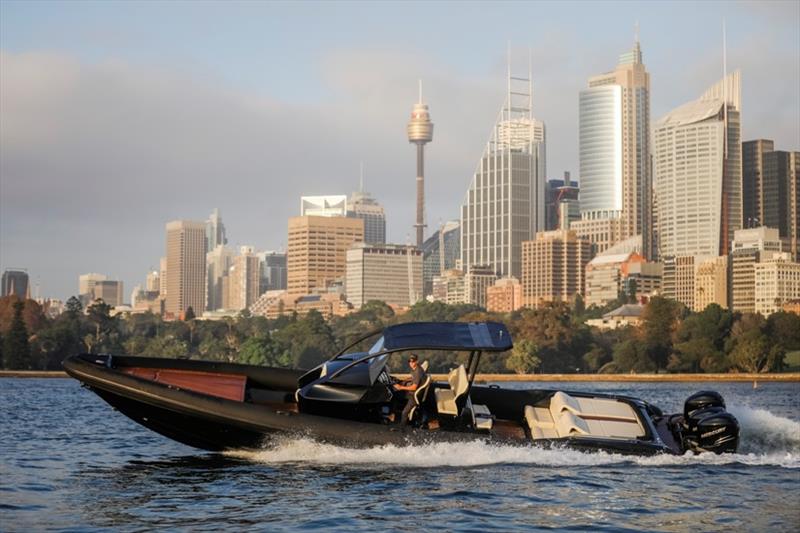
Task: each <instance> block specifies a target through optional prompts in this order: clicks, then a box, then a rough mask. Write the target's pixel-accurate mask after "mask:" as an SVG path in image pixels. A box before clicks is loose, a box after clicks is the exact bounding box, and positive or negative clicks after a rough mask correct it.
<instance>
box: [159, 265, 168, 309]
mask: <svg viewBox="0 0 800 533" xmlns="http://www.w3.org/2000/svg"><path fill="white" fill-rule="evenodd" d="M158 293H159V296H161V298H162V299H164V300H166V298H167V258H166V257H162V258H161V259H160V260H159V262H158Z"/></svg>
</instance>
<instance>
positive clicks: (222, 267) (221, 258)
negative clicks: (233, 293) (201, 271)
mask: <svg viewBox="0 0 800 533" xmlns="http://www.w3.org/2000/svg"><path fill="white" fill-rule="evenodd" d="M232 264H233V251H232V250H231V249H230V248H228V247H227V246H225V245H222V244H219V245H217V247H216V248H214V249H213V250H209V252H208V253H207V254H206V276H207V277H208V283H207V288H208V296H207V298H206V300H207V305H206V309H208V310H209V311H216V310H219V309H226V308H227V307H226V305H227V299H226V295H225V284H226V283H228V282H229V280H228V279H227V278H228V275H229V273H230V269H231V265H232Z"/></svg>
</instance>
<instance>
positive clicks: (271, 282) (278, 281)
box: [256, 251, 286, 294]
mask: <svg viewBox="0 0 800 533" xmlns="http://www.w3.org/2000/svg"><path fill="white" fill-rule="evenodd" d="M256 255H257V256H258V260H259V262H260V269H261V283H260V285H261V286H260V288H259V292H260V294H264V293H265V292H267V291H280V290H286V254H285V253H281V252H274V251H268V252H259V253H257V254H256Z"/></svg>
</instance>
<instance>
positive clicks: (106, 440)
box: [0, 379, 800, 531]
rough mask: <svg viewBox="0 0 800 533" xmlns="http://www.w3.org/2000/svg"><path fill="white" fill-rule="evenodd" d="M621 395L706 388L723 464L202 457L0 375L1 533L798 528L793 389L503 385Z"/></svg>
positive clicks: (503, 454) (114, 415) (71, 385)
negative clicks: (717, 400)
mask: <svg viewBox="0 0 800 533" xmlns="http://www.w3.org/2000/svg"><path fill="white" fill-rule="evenodd" d="M503 386H513V387H518V388H553V387H554V388H558V387H560V386H562V387H564V388H565V389H566V390H595V391H602V392H611V393H621V394H630V395H633V396H637V397H641V398H643V399H645V400H648V401H651V402H653V403H655V404H656V405H658V406H659V407H662V408H663V409H664V410H665V411H679V410H681V407H682V403H683V400H684V399H685V398H686V396H688V395H689V394H691V393H693V392H696V391H697V390H701V389H708V388H712V389H715V390H718V391H719V392H721V393H722V394H723V395H724V396H725V398H726V400H727V403H728V408H729V410H730V411H732V412H733V413H734V414H735V415H736V416H737V418H738V419H739V421H740V423H741V425H742V444H741V447H740V453H737V454H734V455H721V456H717V455H699V456H693V455H686V456H682V457H673V456H657V457H648V458H638V457H634V458H631V457H623V456H619V455H612V454H606V453H581V452H576V451H570V450H541V449H537V448H534V447H527V448H524V447H523V448H517V447H505V446H489V445H486V444H483V443H470V444H434V445H429V446H419V447H410V448H396V447H391V446H387V447H379V448H373V449H368V450H351V449H346V448H340V447H335V446H330V445H324V444H318V443H315V442H313V441H310V440H286V441H282V442H279V443H278V444H277V445H276V446H275V447H273V448H270V449H265V450H262V451H258V452H245V451H242V452H231V453H227V454H213V453H206V452H201V451H197V450H194V449H192V448H188V447H186V446H183V445H181V444H178V443H174V442H172V441H170V440H168V439H166V438H164V437H161V436H159V435H157V434H154V433H152V432H150V431H149V430H147V429H145V428H143V427H141V426H139V425H137V424H135V423H134V422H132V421H130V420H128V419H127V418H126V417H124V416H123V415H121V414H120V413H118V412H115V411H113V410H112V409H111V408H110V407H109V406H108V405H107V404H105V403H104V402H103V401H102V400H100V398H98V397H97V396H95V395H94V394H92V393H91V392H89V391H88V390H85V389H82V388H80V387H79V385H78V384H77V383H76V382H75V381H73V380H64V379H49V380H48V379H0V406H1V407H0V529H2V530H4V531H22V530H36V531H39V530H45V529H48V530H81V531H85V530H111V529H113V530H139V531H140V530H149V529H156V528H163V529H183V530H192V531H212V530H220V529H223V528H224V529H248V530H268V531H287V530H306V529H319V528H324V529H326V530H339V531H356V530H359V531H362V530H370V531H372V530H385V529H394V530H398V531H420V530H430V529H440V530H450V531H487V530H498V531H508V530H531V529H564V530H592V531H598V530H599V531H604V530H607V531H624V530H631V531H633V530H635V531H640V530H652V531H686V530H705V531H715V530H718V531H721V530H731V529H733V530H777V531H780V530H784V531H796V530H798V528H800V385H798V384H788V383H764V384H760V386H759V387H758V388H757V389H753V387H752V384H750V383H718V384H709V383H641V384H639V383H568V384H561V385H558V384H546V383H536V384H531V383H527V384H510V385H509V384H503Z"/></svg>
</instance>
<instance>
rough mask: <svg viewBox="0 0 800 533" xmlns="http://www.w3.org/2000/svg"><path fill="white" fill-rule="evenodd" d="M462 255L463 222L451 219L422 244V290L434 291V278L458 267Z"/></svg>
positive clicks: (430, 292)
mask: <svg viewBox="0 0 800 533" xmlns="http://www.w3.org/2000/svg"><path fill="white" fill-rule="evenodd" d="M460 257H461V224H459V222H458V221H457V220H451V221H449V222H446V223H445V224H443V225H442V226H441V227H440V228H439V229H438V230H436V232H435V233H434V234H433V235H431V236H430V237H428V238H427V239H425V242H424V243H423V245H422V292H423V294H424V295H425V296H428V295H429V294H432V293H433V278H434V277H436V276H438V275H440V274H441V273H442V272H444V271H445V270H450V269H453V268H456V262H458V260H459V258H460Z"/></svg>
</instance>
